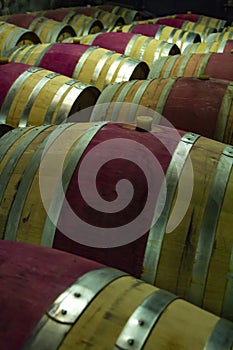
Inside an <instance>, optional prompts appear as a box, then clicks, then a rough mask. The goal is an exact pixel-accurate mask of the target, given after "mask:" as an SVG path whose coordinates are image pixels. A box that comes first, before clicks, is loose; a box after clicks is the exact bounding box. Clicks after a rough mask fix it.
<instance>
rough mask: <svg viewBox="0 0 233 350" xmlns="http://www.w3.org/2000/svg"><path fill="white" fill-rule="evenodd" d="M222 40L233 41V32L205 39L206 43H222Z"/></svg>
mask: <svg viewBox="0 0 233 350" xmlns="http://www.w3.org/2000/svg"><path fill="white" fill-rule="evenodd" d="M222 40H233V30H232V31H228V32H222V33H214V34H210V35H208V36H207V38H206V39H205V41H206V42H209V41H219V42H221V41H222Z"/></svg>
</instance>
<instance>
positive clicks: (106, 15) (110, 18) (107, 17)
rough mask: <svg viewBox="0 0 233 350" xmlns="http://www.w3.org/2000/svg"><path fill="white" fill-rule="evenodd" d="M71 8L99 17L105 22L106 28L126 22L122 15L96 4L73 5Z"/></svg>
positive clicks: (86, 14)
mask: <svg viewBox="0 0 233 350" xmlns="http://www.w3.org/2000/svg"><path fill="white" fill-rule="evenodd" d="M71 10H73V11H75V12H76V13H77V14H83V15H85V16H90V17H93V18H97V19H99V20H100V21H101V22H102V23H103V25H104V28H105V29H107V28H108V27H110V26H117V25H123V24H125V20H124V18H123V17H122V16H118V15H116V14H114V13H110V12H107V11H103V10H101V9H100V8H99V7H96V6H90V7H87V6H77V7H72V8H71Z"/></svg>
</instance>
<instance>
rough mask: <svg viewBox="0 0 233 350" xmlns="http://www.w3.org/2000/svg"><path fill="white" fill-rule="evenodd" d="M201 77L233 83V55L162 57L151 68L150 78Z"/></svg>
mask: <svg viewBox="0 0 233 350" xmlns="http://www.w3.org/2000/svg"><path fill="white" fill-rule="evenodd" d="M200 75H207V76H210V77H212V78H215V79H225V80H230V81H233V55H232V54H230V53H216V52H211V53H202V54H201V53H200V54H197V53H191V54H186V55H175V56H172V57H171V56H169V57H161V58H160V59H157V60H156V61H154V64H153V65H152V66H151V67H150V73H149V75H148V78H149V79H155V78H169V77H176V76H178V77H182V76H184V77H199V76H200Z"/></svg>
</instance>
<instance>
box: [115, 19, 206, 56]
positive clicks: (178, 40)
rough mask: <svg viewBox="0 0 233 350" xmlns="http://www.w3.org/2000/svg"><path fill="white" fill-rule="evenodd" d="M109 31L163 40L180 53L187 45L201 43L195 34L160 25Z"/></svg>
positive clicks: (119, 28) (116, 28) (132, 25)
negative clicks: (172, 44) (175, 46)
mask: <svg viewBox="0 0 233 350" xmlns="http://www.w3.org/2000/svg"><path fill="white" fill-rule="evenodd" d="M109 31H113V32H117V31H122V32H131V33H134V34H142V35H146V36H150V37H154V39H157V40H164V41H167V42H169V43H174V44H176V45H177V46H178V47H179V49H180V50H181V51H182V50H184V49H185V47H186V46H187V45H190V44H192V43H197V42H200V41H201V37H200V35H199V34H197V33H192V32H187V31H184V30H181V29H178V28H173V27H169V26H164V25H160V24H131V25H125V26H121V27H115V28H113V29H110V30H109Z"/></svg>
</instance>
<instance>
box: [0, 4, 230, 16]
mask: <svg viewBox="0 0 233 350" xmlns="http://www.w3.org/2000/svg"><path fill="white" fill-rule="evenodd" d="M227 1H229V2H230V1H231V0H215V1H211V2H210V1H209V0H201V1H198V0H186V1H185V0H179V1H175V0H160V1H153V0H134V1H132V0H124V1H120V0H119V1H117V3H118V4H121V5H122V6H123V7H126V6H127V7H132V8H136V9H138V10H145V11H149V12H151V13H152V14H153V15H154V16H155V17H156V16H163V15H167V14H174V13H182V12H187V11H192V12H194V13H200V14H203V15H207V16H212V17H218V18H226V17H227V13H226V12H225V9H224V3H226V2H227ZM108 3H109V1H102V0H90V1H84V0H83V1H82V0H81V1H80V0H76V1H75V0H66V1H64V0H0V12H1V13H2V14H10V13H17V12H25V11H36V10H42V9H48V8H57V7H62V6H85V5H87V4H90V5H98V4H108Z"/></svg>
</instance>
